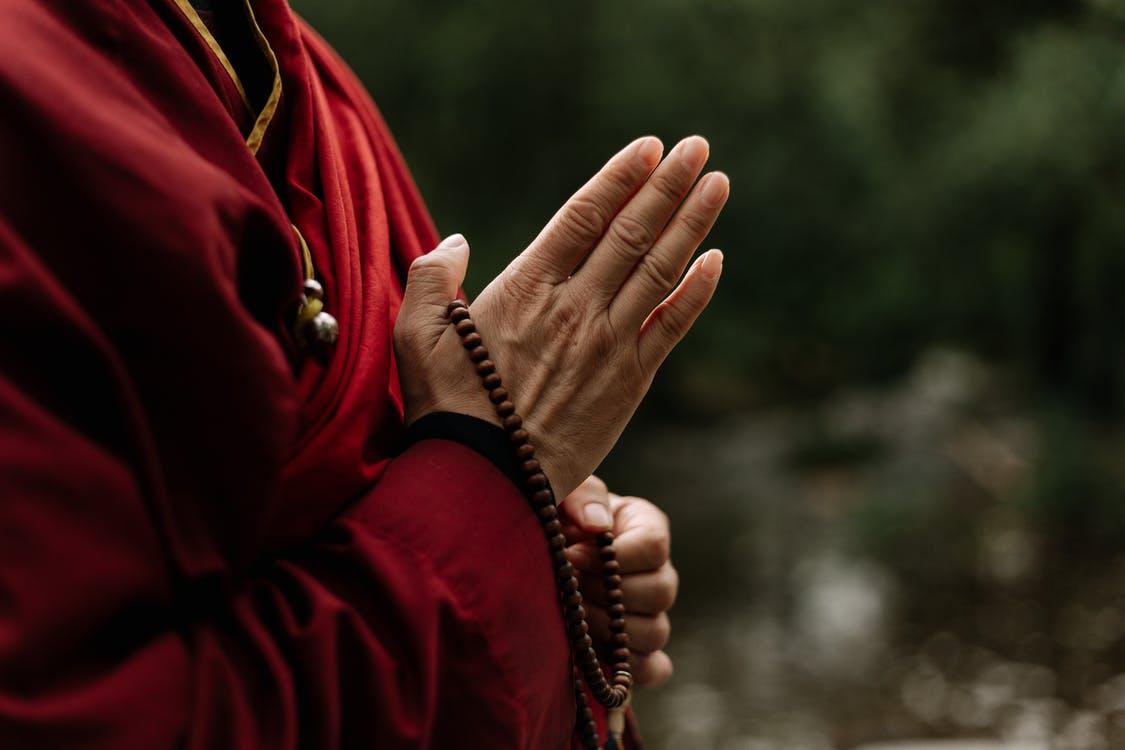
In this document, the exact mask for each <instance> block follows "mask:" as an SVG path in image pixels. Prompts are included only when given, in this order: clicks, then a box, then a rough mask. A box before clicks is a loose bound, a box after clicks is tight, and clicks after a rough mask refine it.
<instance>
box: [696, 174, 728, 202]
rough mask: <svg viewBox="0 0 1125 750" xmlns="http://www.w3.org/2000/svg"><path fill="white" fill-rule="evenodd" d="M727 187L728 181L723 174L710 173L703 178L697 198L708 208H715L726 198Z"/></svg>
mask: <svg viewBox="0 0 1125 750" xmlns="http://www.w3.org/2000/svg"><path fill="white" fill-rule="evenodd" d="M729 185H730V179H729V178H728V177H727V176H726V175H725V174H723V173H722V172H712V173H711V174H709V175H707V176H706V177H704V178H703V186H702V187H701V188H700V193H699V197H700V198H702V199H703V202H704V203H706V204H707V205H708V206H711V207H714V206H717V205H719V204H720V203H722V202H723V200H724V199H725V198H726V197H727V187H728V186H729Z"/></svg>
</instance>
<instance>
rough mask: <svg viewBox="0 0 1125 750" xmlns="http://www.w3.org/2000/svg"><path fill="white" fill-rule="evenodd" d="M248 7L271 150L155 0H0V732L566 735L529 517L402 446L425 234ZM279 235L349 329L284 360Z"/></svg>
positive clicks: (366, 108) (130, 739) (287, 296)
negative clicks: (409, 308)
mask: <svg viewBox="0 0 1125 750" xmlns="http://www.w3.org/2000/svg"><path fill="white" fill-rule="evenodd" d="M255 8H256V10H257V13H258V17H259V21H260V22H261V24H262V27H263V29H264V31H265V33H266V35H267V36H268V38H269V39H270V42H271V45H272V46H273V48H274V50H275V51H276V52H277V54H278V57H279V59H280V63H281V67H282V77H283V84H284V95H283V100H282V107H281V111H280V113H279V115H278V118H277V121H276V122H274V123H273V124H272V125H271V126H270V130H269V132H268V134H267V138H266V143H265V144H264V145H263V148H262V151H261V152H260V160H259V159H256V158H255V157H254V156H253V155H252V154H251V153H250V152H249V150H248V149H247V148H246V146H245V142H244V140H243V133H242V132H240V128H244V126H245V125H246V119H245V118H246V113H245V112H244V111H242V112H240V111H239V108H240V107H242V103H241V101H239V100H238V99H237V96H236V92H234V91H233V89H232V88H231V86H230V82H229V80H228V79H226V77H225V73H224V71H223V70H222V68H221V67H220V66H219V65H218V64H217V62H216V61H215V60H214V59H213V57H212V55H211V54H210V52H209V50H208V49H207V48H206V46H205V45H204V44H203V42H202V40H200V39H199V38H198V36H197V35H196V33H195V31H194V30H193V29H192V28H191V27H190V25H189V24H188V23H187V22H186V21H185V19H184V18H183V16H182V14H181V13H180V12H179V10H178V9H177V8H176V7H175V5H174V4H173V3H172V2H171V0H152V1H151V2H145V1H143V0H116V1H115V2H105V3H102V2H96V3H94V2H61V3H60V2H48V1H47V0H42V1H39V2H37V1H35V0H0V18H2V19H3V21H2V22H0V50H3V54H2V55H0V112H2V113H3V116H2V117H0V313H2V314H0V747H35V748H53V747H66V748H125V749H128V748H145V749H146V750H147V749H150V748H171V747H185V748H292V747H298V746H301V747H309V748H331V747H365V748H369V747H380V748H395V747H402V748H406V747H411V748H414V747H420V748H440V747H459V748H466V747H468V748H472V747H482V748H483V747H488V748H517V747H518V748H553V747H560V746H567V745H570V744H571V743H572V742H573V738H571V736H570V730H571V727H572V726H573V720H574V702H573V696H572V695H571V693H570V681H569V666H568V665H569V654H568V649H567V644H566V642H565V638H564V634H563V629H562V625H561V620H560V616H559V611H558V605H557V600H556V597H555V594H554V587H553V581H552V575H551V570H550V566H549V560H548V555H547V551H546V548H545V545H544V543H543V537H542V534H541V532H540V530H539V528H538V526H537V523H536V521H535V519H534V517H533V515H532V514H531V513H530V512H528V509H527V507H526V505H525V504H524V502H523V500H522V498H521V497H520V495H519V494H518V492H516V490H515V489H514V487H513V485H512V484H511V483H510V482H509V481H508V480H507V479H506V478H505V477H504V476H503V475H501V474H500V473H499V472H498V471H497V470H496V469H495V468H494V467H493V466H492V465H491V464H490V463H489V462H488V461H486V460H485V459H483V458H482V457H480V456H479V455H477V454H476V453H474V452H472V451H470V450H468V449H466V448H464V447H462V446H459V445H457V444H454V443H449V442H444V441H439V440H430V441H425V442H422V443H419V444H417V445H415V446H414V447H412V448H411V449H409V450H408V451H407V452H406V453H405V454H403V455H401V456H399V457H397V458H392V456H393V451H394V450H395V448H396V446H397V445H398V443H399V441H400V439H401V436H402V405H401V395H400V390H399V387H398V383H397V377H396V375H395V367H394V359H393V352H392V346H391V328H392V322H393V320H394V318H395V315H396V314H397V311H398V307H399V303H400V301H401V294H402V280H403V278H404V273H405V269H406V267H407V265H408V264H409V262H410V261H411V259H413V258H414V257H416V256H418V255H419V254H420V253H422V252H424V251H425V250H427V249H429V248H430V247H433V245H434V244H435V241H436V236H435V233H434V230H433V228H432V226H431V223H430V220H429V218H428V216H427V214H426V211H425V209H424V207H423V204H422V203H421V201H420V200H419V198H418V196H417V194H416V191H415V188H414V186H413V184H412V182H411V180H410V177H409V175H408V173H407V171H406V169H405V167H404V165H403V163H402V161H401V159H400V157H399V155H398V153H397V151H396V149H395V146H394V144H393V142H392V140H391V138H390V136H389V135H388V134H387V131H386V129H385V127H384V125H383V123H382V121H381V120H380V118H379V116H378V115H377V113H376V111H375V109H374V107H373V106H372V105H371V103H370V102H369V101H368V99H367V97H366V95H365V94H364V93H363V91H362V89H361V88H360V86H359V85H358V84H357V82H356V81H355V79H354V78H353V77H352V76H351V74H350V73H349V72H348V71H347V69H346V68H345V67H344V66H343V65H342V64H341V63H340V62H339V61H338V60H337V59H336V58H335V57H334V56H333V55H332V53H331V52H330V51H329V50H328V48H327V47H326V45H325V44H324V43H323V42H321V41H320V40H319V39H317V38H316V37H315V36H313V35H312V34H311V33H310V32H309V31H308V30H307V29H306V28H304V27H303V26H302V25H301V24H300V22H298V21H297V20H296V19H295V18H294V16H293V15H292V13H291V11H290V10H289V8H288V6H287V5H286V4H285V3H284V2H282V0H258V1H257V2H256V3H255ZM290 222H292V223H295V224H296V225H297V226H298V227H299V228H300V230H301V232H302V233H303V234H304V236H305V237H306V238H307V239H308V241H309V243H310V245H311V246H312V249H313V252H314V255H315V257H316V263H317V270H318V274H319V275H320V277H321V278H322V279H323V280H324V282H325V286H326V288H327V290H328V308H329V310H330V311H331V312H332V313H333V314H334V315H335V316H336V317H337V318H338V320H339V322H340V325H341V337H340V341H339V344H338V346H337V350H336V352H335V355H334V356H333V357H332V360H331V362H330V364H329V365H328V366H327V367H326V368H320V367H318V366H315V365H312V364H310V363H306V364H304V365H303V366H302V367H301V368H300V369H299V370H298V371H297V372H296V374H295V373H294V368H293V362H292V360H291V356H290V352H289V351H288V350H287V346H286V344H285V341H286V334H285V332H284V326H285V321H286V320H287V319H288V314H289V312H291V310H292V307H293V304H294V302H295V298H296V295H297V293H298V290H299V287H300V281H301V278H302V277H301V267H300V260H299V258H300V256H299V252H298V248H297V245H296V243H295V241H294V236H293V233H292V231H291V229H290Z"/></svg>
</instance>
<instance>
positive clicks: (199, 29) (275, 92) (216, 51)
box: [174, 0, 281, 154]
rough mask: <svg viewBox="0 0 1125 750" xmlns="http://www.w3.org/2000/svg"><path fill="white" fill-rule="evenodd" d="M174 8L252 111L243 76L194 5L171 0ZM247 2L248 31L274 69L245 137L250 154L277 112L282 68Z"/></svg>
mask: <svg viewBox="0 0 1125 750" xmlns="http://www.w3.org/2000/svg"><path fill="white" fill-rule="evenodd" d="M174 2H175V3H176V7H177V8H179V9H180V12H181V13H183V14H184V17H185V18H187V20H188V23H190V24H191V26H192V28H194V29H195V31H196V33H197V34H199V36H200V37H202V38H203V41H204V42H206V44H207V47H208V48H209V49H210V50H211V53H212V54H213V55H215V58H216V59H217V60H218V61H219V64H220V65H222V66H223V70H225V71H226V72H227V75H228V76H230V79H231V81H232V82H233V83H234V87H235V88H236V89H238V93H239V95H240V96H241V97H242V101H243V102H245V104H246V109H248V110H250V111H251V112H253V111H254V108H253V107H252V106H251V105H250V98H249V97H248V96H247V95H246V88H245V87H244V86H243V85H242V79H241V78H239V77H238V73H237V72H236V71H235V69H234V66H233V65H232V64H231V62H230V58H228V57H227V55H226V53H225V52H223V48H222V46H221V45H220V44H219V40H218V39H216V38H215V35H214V34H212V33H211V30H210V29H209V28H207V24H205V23H204V22H203V19H202V18H200V16H199V13H198V11H196V9H195V6H193V5H192V4H191V2H190V0H174ZM245 3H246V17H247V18H248V19H249V20H250V27H251V30H252V31H253V32H254V37H255V39H256V40H257V42H258V46H259V47H260V48H261V49H262V53H263V54H264V55H265V56H266V61H267V62H268V63H269V65H270V68H271V69H272V70H273V87H272V88H271V89H270V95H269V97H268V98H267V99H266V103H265V105H264V106H263V107H262V111H261V112H259V113H258V116H257V118H255V120H254V126H253V127H252V128H251V129H250V134H249V135H247V136H246V147H247V148H249V149H250V153H252V154H257V153H258V149H259V148H260V147H261V145H262V139H263V138H264V137H265V135H266V129H267V128H269V126H270V123H271V122H273V117H274V115H275V114H277V105H278V103H279V102H280V101H281V68H280V66H279V65H278V63H277V55H275V54H274V53H273V48H271V47H270V43H269V40H267V39H266V35H265V34H264V33H262V27H261V26H259V25H258V19H257V18H256V17H255V16H254V9H253V8H252V7H251V5H250V0H245Z"/></svg>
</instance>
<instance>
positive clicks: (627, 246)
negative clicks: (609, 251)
mask: <svg viewBox="0 0 1125 750" xmlns="http://www.w3.org/2000/svg"><path fill="white" fill-rule="evenodd" d="M611 230H612V232H613V238H614V240H615V241H616V244H617V245H618V247H619V248H621V249H622V250H626V251H629V257H630V259H632V258H635V257H636V256H637V255H640V254H641V253H643V252H645V251H646V250H648V249H649V248H650V247H652V243H653V240H654V238H653V236H652V230H651V229H650V228H649V227H648V225H647V224H645V223H644V222H643V221H640V220H638V219H636V218H635V217H633V216H630V215H628V214H621V215H619V216H618V217H617V218H616V219H615V220H614V222H613V225H612V227H611Z"/></svg>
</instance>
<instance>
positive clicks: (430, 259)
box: [406, 254, 442, 281]
mask: <svg viewBox="0 0 1125 750" xmlns="http://www.w3.org/2000/svg"><path fill="white" fill-rule="evenodd" d="M441 263H442V262H441V260H440V259H439V258H437V257H436V256H434V255H432V254H426V255H419V256H418V257H417V258H415V259H414V262H413V263H411V264H410V269H409V270H408V271H407V272H406V276H407V281H411V280H418V279H420V278H424V277H426V276H429V275H430V274H432V273H433V272H434V271H436V270H438V269H439V268H441Z"/></svg>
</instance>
